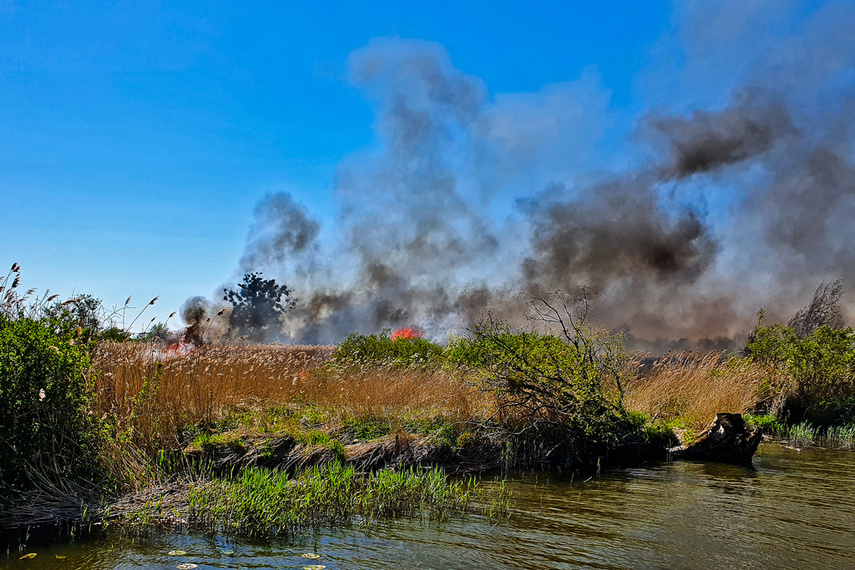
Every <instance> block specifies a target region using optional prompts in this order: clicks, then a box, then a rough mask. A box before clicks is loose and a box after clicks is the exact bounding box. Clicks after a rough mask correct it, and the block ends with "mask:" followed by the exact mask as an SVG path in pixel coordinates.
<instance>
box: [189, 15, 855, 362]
mask: <svg viewBox="0 0 855 570" xmlns="http://www.w3.org/2000/svg"><path fill="white" fill-rule="evenodd" d="M749 4H750V6H747V5H749ZM686 6H687V7H686V8H685V9H684V10H683V11H680V12H678V13H677V14H676V16H675V18H676V24H675V32H674V34H671V35H667V36H665V37H663V39H662V45H661V46H659V48H660V49H672V50H678V51H680V52H681V53H683V54H684V55H685V61H684V62H682V63H681V64H680V65H681V66H682V67H681V68H680V69H679V70H676V71H679V74H678V73H676V72H675V70H673V69H671V72H674V73H671V72H669V69H670V68H669V66H670V65H673V64H672V63H669V62H668V61H664V62H660V63H659V64H657V63H656V62H654V63H651V67H650V69H643V70H640V71H639V78H640V79H639V85H640V87H639V90H640V92H645V90H646V91H647V92H650V85H653V84H654V83H656V81H657V80H656V78H659V79H660V80H661V82H660V83H656V84H658V85H659V87H660V90H661V91H657V92H656V93H654V94H652V95H651V94H650V93H648V94H647V95H646V96H644V97H643V100H645V101H646V102H648V103H649V105H650V106H649V110H648V111H646V112H643V113H641V114H640V115H638V116H637V117H636V118H635V120H634V122H633V126H632V127H627V125H620V124H618V125H617V126H615V124H616V122H617V117H615V116H614V115H613V114H612V113H611V111H610V106H609V92H608V90H607V89H606V88H605V87H604V86H603V85H602V83H601V80H600V79H599V77H598V75H597V73H596V70H595V69H593V68H592V69H588V70H586V71H585V72H584V73H583V74H582V75H581V76H580V77H579V78H578V79H576V80H574V81H569V82H566V83H562V84H557V85H550V86H546V87H544V88H543V89H542V90H541V91H540V92H536V93H514V94H501V93H499V94H491V93H490V91H489V86H487V85H484V83H483V82H482V81H481V80H480V79H478V78H477V77H474V76H472V75H468V74H466V73H464V72H462V71H460V70H459V69H457V68H456V67H455V66H454V65H453V63H452V61H451V60H450V58H449V56H448V54H447V52H446V51H445V49H444V48H443V47H442V46H440V45H437V44H434V43H429V42H421V41H412V40H400V39H377V40H373V41H372V42H370V43H369V45H368V46H366V47H364V48H362V49H359V50H356V51H355V52H354V53H353V54H352V55H351V58H350V62H349V67H350V78H351V81H352V83H353V84H354V85H355V86H357V87H358V88H360V89H361V90H362V91H363V92H364V93H365V95H366V96H367V97H368V99H369V100H370V101H371V104H372V106H373V108H374V111H375V116H376V118H375V125H374V128H375V134H376V139H377V145H376V147H374V148H372V149H369V150H365V151H362V152H359V153H356V154H354V155H352V156H350V157H349V158H347V159H346V160H345V161H344V162H343V163H342V164H341V165H340V166H339V168H338V172H337V176H336V179H335V182H334V187H333V189H332V191H333V194H334V197H335V200H336V204H337V208H338V217H337V218H336V219H335V220H334V221H332V222H330V223H329V224H327V227H325V228H323V232H322V228H321V223H320V221H319V220H317V219H315V217H313V215H312V214H311V213H310V212H309V211H308V210H306V209H305V208H304V207H303V206H302V205H300V204H299V202H298V201H297V200H296V199H295V198H294V197H293V196H291V195H289V194H284V193H283V194H277V195H272V196H267V197H265V198H264V199H263V200H262V201H261V202H259V204H258V206H257V208H256V212H255V220H256V221H255V224H254V226H253V227H252V228H251V230H250V237H249V242H248V246H247V249H246V251H245V253H244V255H243V257H242V259H241V260H240V271H241V272H242V273H246V272H250V271H263V272H265V276H266V277H276V279H277V280H279V281H280V282H281V283H284V284H288V285H289V286H291V287H293V288H294V289H295V290H296V293H295V297H296V299H297V301H298V303H297V307H296V308H295V309H294V310H292V311H291V312H290V313H289V314H288V315H287V317H286V318H285V320H284V321H283V322H282V323H281V326H282V331H283V332H282V335H283V339H288V340H293V341H299V342H323V343H326V342H335V341H338V340H340V339H342V338H343V337H344V336H346V335H347V334H348V333H349V332H351V331H363V332H378V331H379V330H380V329H382V328H385V327H390V328H396V327H400V326H418V327H420V328H422V329H424V330H426V331H427V332H428V334H429V335H431V336H434V337H438V338H442V337H443V336H444V334H445V333H446V331H449V330H451V329H454V328H455V327H464V326H466V325H468V324H470V323H472V322H473V320H477V319H478V318H479V317H480V316H481V314H482V313H483V311H485V310H487V309H490V310H492V311H495V312H498V313H500V314H505V315H507V316H513V315H519V314H521V312H522V310H523V303H522V302H521V300H520V299H519V298H518V297H516V294H517V293H528V294H537V293H540V292H544V291H546V292H549V291H555V290H559V289H560V290H564V291H572V290H574V289H575V288H576V287H578V286H580V285H585V284H588V285H591V286H592V287H593V288H594V289H595V290H596V291H597V293H598V298H597V302H596V305H595V309H596V317H597V319H598V320H599V321H600V322H601V323H602V324H603V325H605V326H607V327H610V328H622V329H623V330H625V331H628V333H629V335H630V338H631V339H647V341H648V343H647V344H648V346H652V347H654V348H655V349H656V348H682V347H686V346H689V345H692V346H700V347H708V348H722V347H725V348H726V347H730V346H732V342H733V341H732V340H731V339H733V338H734V337H735V336H738V335H740V334H743V333H745V332H747V331H748V329H749V328H750V327H751V326H752V325H753V323H754V320H755V313H756V311H757V310H758V309H759V308H760V307H765V308H766V309H767V312H768V314H769V317H770V319H774V320H783V321H785V322H786V320H787V319H788V318H789V317H790V316H792V314H793V313H794V312H795V311H796V309H798V308H799V307H801V306H802V305H804V304H805V302H806V301H808V300H809V299H810V295H811V293H812V292H813V290H814V289H815V288H816V286H817V285H818V284H819V282H820V281H826V282H831V281H834V279H836V278H837V277H842V278H843V279H844V281H845V282H846V283H848V284H851V283H855V249H853V248H852V247H851V243H852V241H853V240H852V239H851V238H852V237H855V236H853V235H852V234H853V232H855V226H853V224H852V223H851V220H852V219H853V215H855V164H853V130H852V127H853V126H855V125H853V122H855V97H853V96H855V42H853V41H852V40H851V37H850V35H849V34H850V33H851V27H847V26H846V25H844V24H843V22H846V21H848V22H849V23H850V24H851V23H855V6H852V5H851V4H844V3H829V4H827V5H825V6H823V7H821V8H819V9H817V10H815V11H814V12H812V13H810V14H808V15H807V16H800V17H797V16H796V15H795V13H796V11H795V10H790V11H784V15H781V12H780V11H779V10H776V8H777V7H778V5H777V3H769V2H753V3H752V2H747V3H746V2H724V3H722V4H721V6H719V3H716V11H715V14H712V13H711V12H710V9H709V8H708V7H707V4H706V3H703V2H690V3H688V4H686ZM787 14H789V15H787ZM786 18H790V20H787V21H786V22H784V23H786V24H787V26H786V27H787V29H788V30H789V31H788V33H787V34H786V36H785V37H784V38H783V39H780V38H776V41H774V42H773V41H770V40H769V38H766V37H765V36H763V35H762V34H759V35H758V33H757V27H758V25H759V24H758V21H759V22H761V23H763V22H766V21H768V22H771V23H772V24H775V25H777V26H781V25H783V24H782V23H781V22H782V21H783V20H782V19H786ZM772 24H770V25H772ZM760 27H761V28H762V26H760ZM731 61H736V62H738V65H731V66H728V65H727V63H728V62H731ZM728 69H732V70H733V72H732V74H730V75H728V74H727V71H728ZM665 75H667V76H668V79H667V80H664V79H662V77H664V76H665ZM674 76H679V77H682V78H683V81H684V82H683V83H681V84H679V85H676V84H674V83H673V82H674V81H676V79H674ZM671 86H673V87H674V88H673V89H671V88H670V87H671ZM663 88H665V89H663ZM663 92H670V93H673V100H672V101H668V100H663ZM693 94H702V97H700V98H696V97H693ZM701 105H703V106H701ZM621 133H624V134H626V133H628V135H627V136H625V137H624V138H625V139H626V141H625V142H624V143H623V145H622V146H621V147H620V148H619V149H617V150H615V149H612V151H611V154H612V155H614V156H621V157H622V158H621V159H620V160H616V159H614V158H612V157H608V156H605V155H604V153H603V150H602V149H603V148H604V146H605V142H604V141H606V140H611V139H613V138H614V137H615V136H617V135H620V134H621ZM324 232H326V234H325V235H329V236H332V238H334V239H329V240H326V241H322V239H321V238H322V235H324ZM844 300H845V299H844ZM197 305H199V303H198V302H196V303H195V305H193V306H194V307H195V306H197ZM209 310H210V309H209ZM639 342H640V341H639Z"/></svg>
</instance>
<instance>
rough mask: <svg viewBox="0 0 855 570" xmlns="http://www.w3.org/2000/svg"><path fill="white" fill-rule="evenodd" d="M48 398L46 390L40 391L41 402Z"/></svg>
mask: <svg viewBox="0 0 855 570" xmlns="http://www.w3.org/2000/svg"><path fill="white" fill-rule="evenodd" d="M46 397H47V394H45V389H44V388H42V389H40V390H39V400H44V399H45V398H46Z"/></svg>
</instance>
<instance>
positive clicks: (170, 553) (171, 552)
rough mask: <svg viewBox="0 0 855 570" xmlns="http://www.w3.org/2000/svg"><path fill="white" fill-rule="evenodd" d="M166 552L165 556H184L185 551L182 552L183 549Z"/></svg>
mask: <svg viewBox="0 0 855 570" xmlns="http://www.w3.org/2000/svg"><path fill="white" fill-rule="evenodd" d="M166 554H167V556H184V555H185V554H187V553H186V552H184V551H183V550H170V551H169V552H167V553H166Z"/></svg>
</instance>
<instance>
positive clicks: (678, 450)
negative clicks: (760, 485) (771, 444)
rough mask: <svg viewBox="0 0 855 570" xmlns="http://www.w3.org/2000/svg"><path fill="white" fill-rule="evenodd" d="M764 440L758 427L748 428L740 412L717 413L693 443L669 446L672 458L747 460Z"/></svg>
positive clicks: (742, 463)
mask: <svg viewBox="0 0 855 570" xmlns="http://www.w3.org/2000/svg"><path fill="white" fill-rule="evenodd" d="M762 440H763V431H762V430H761V429H760V428H754V429H752V430H750V431H749V430H748V428H747V427H746V426H745V420H744V419H743V418H742V414H716V415H715V419H714V420H713V421H712V422H710V425H708V426H707V428H706V429H705V430H704V431H702V432H701V433H700V435H699V436H698V437H697V439H695V441H693V442H692V443H690V444H688V445H684V446H679V447H674V448H671V449H670V450H669V451H670V453H671V457H672V458H673V459H701V460H709V461H722V462H725V463H736V464H741V465H745V464H749V463H751V458H752V457H753V456H754V452H756V451H757V446H758V445H760V442H761V441H762Z"/></svg>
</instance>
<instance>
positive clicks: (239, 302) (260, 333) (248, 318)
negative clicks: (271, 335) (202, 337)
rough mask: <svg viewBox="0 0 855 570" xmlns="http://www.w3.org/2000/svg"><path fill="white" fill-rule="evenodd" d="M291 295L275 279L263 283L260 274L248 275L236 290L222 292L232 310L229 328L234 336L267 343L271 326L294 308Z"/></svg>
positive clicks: (285, 287)
mask: <svg viewBox="0 0 855 570" xmlns="http://www.w3.org/2000/svg"><path fill="white" fill-rule="evenodd" d="M291 293H292V291H291V289H289V288H288V287H287V286H285V285H278V284H277V283H276V280H275V279H262V278H261V273H247V274H246V275H244V276H243V281H242V282H240V283H239V284H238V288H237V289H223V300H224V301H228V302H230V303H231V304H232V307H233V308H232V311H231V314H230V315H229V324H230V326H231V329H232V331H234V334H237V335H240V336H245V337H247V339H248V340H252V341H264V340H266V338H267V336H268V329H269V328H270V325H271V324H273V323H277V322H279V319H280V317H282V315H284V314H285V313H286V312H288V310H290V309H291V308H293V307H294V305H295V304H296V303H295V301H294V300H293V299H291V298H290V295H291Z"/></svg>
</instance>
